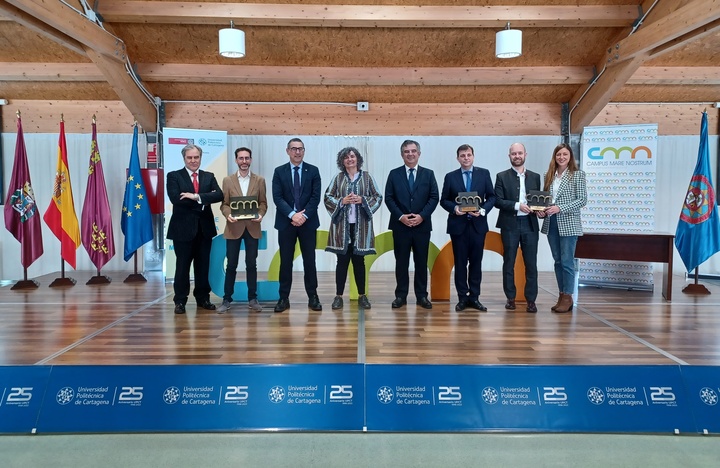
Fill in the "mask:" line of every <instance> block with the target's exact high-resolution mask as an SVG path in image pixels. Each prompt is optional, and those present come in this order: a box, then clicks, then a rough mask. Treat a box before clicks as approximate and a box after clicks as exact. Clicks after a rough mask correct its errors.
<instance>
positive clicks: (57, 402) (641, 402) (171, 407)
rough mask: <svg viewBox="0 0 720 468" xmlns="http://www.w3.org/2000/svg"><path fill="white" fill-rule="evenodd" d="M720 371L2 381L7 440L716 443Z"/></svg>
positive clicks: (281, 373)
mask: <svg viewBox="0 0 720 468" xmlns="http://www.w3.org/2000/svg"><path fill="white" fill-rule="evenodd" d="M719 396H720V367H709V366H522V365H519V366H468V365H380V364H367V365H364V364H292V365H255V364H238V365H167V366H14V367H0V432H2V433H26V434H27V433H35V432H38V433H58V432H201V431H257V430H281V431H286V430H306V431H363V430H369V431H388V432H389V431H403V432H437V431H442V432H448V431H464V432H471V431H472V432H478V431H522V432H528V431H533V432H616V433H617V432H646V433H682V434H686V433H720V404H718V399H719Z"/></svg>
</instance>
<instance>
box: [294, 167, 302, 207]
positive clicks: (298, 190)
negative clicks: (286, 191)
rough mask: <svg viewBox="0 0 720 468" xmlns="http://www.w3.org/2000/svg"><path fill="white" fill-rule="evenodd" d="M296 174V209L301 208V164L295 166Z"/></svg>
mask: <svg viewBox="0 0 720 468" xmlns="http://www.w3.org/2000/svg"><path fill="white" fill-rule="evenodd" d="M293 170H295V174H294V175H293V199H294V200H295V210H298V209H300V207H299V206H298V205H299V204H300V166H295V167H294V168H293Z"/></svg>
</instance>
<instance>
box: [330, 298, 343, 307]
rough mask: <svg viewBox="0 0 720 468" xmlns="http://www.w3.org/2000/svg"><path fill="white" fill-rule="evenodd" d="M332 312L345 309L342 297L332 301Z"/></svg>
mask: <svg viewBox="0 0 720 468" xmlns="http://www.w3.org/2000/svg"><path fill="white" fill-rule="evenodd" d="M330 307H331V308H332V310H340V309H342V308H343V298H342V296H335V299H333V301H332V305H331V306H330Z"/></svg>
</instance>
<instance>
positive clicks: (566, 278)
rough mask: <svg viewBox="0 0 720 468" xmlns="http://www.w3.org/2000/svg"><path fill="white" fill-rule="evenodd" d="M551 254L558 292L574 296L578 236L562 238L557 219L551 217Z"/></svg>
mask: <svg viewBox="0 0 720 468" xmlns="http://www.w3.org/2000/svg"><path fill="white" fill-rule="evenodd" d="M547 238H548V244H550V252H552V256H553V260H555V278H556V279H557V284H558V290H559V291H560V292H561V293H564V294H572V293H573V292H574V289H575V245H576V244H577V236H562V237H561V236H560V231H559V230H558V225H557V218H556V217H555V216H551V217H550V229H549V230H548V234H547Z"/></svg>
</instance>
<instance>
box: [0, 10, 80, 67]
mask: <svg viewBox="0 0 720 468" xmlns="http://www.w3.org/2000/svg"><path fill="white" fill-rule="evenodd" d="M0 15H2V18H3V20H7V21H14V22H16V23H18V24H21V25H23V26H25V27H26V28H28V29H29V30H31V31H34V32H36V33H38V34H40V35H42V36H44V37H47V38H48V39H50V40H51V41H53V42H56V43H57V44H60V45H61V46H63V47H65V48H67V49H70V50H72V51H73V52H75V53H77V54H80V55H85V50H84V49H83V48H82V45H81V44H80V42H78V41H76V40H75V39H73V38H71V37H69V36H68V35H67V34H63V33H61V32H60V31H57V30H56V29H53V28H51V27H49V26H48V25H47V24H45V23H44V22H42V21H40V20H39V19H37V18H35V17H34V16H31V15H29V14H27V13H25V12H24V11H22V10H20V9H19V8H16V7H14V6H12V5H10V4H8V3H7V2H5V1H0Z"/></svg>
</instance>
